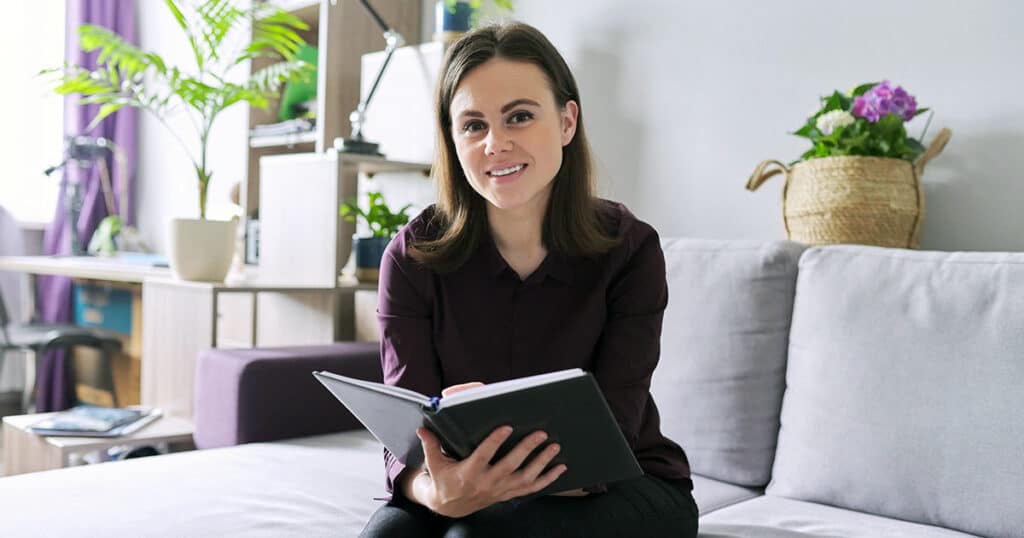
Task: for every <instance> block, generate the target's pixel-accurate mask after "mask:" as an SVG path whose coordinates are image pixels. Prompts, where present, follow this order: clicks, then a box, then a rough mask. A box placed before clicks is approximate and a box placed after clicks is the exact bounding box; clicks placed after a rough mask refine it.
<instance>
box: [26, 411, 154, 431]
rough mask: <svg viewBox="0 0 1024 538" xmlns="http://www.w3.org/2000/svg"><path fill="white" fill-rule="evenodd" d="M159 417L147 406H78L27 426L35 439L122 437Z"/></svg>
mask: <svg viewBox="0 0 1024 538" xmlns="http://www.w3.org/2000/svg"><path fill="white" fill-rule="evenodd" d="M161 415H162V413H161V411H160V409H159V408H154V407H146V406H130V407H124V408H111V407H99V406H95V405H80V406H77V407H72V408H71V409H68V410H67V411H61V412H59V413H54V414H52V415H49V416H47V417H46V418H44V419H42V420H40V421H39V422H36V423H34V424H32V425H31V426H29V430H30V431H31V432H32V433H35V434H37V435H60V436H67V437H121V436H122V435H128V434H130V433H134V432H136V431H138V430H139V429H141V428H142V427H143V426H145V425H147V424H149V423H151V422H153V421H154V420H156V419H158V418H160V416H161Z"/></svg>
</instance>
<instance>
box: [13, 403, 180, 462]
mask: <svg viewBox="0 0 1024 538" xmlns="http://www.w3.org/2000/svg"><path fill="white" fill-rule="evenodd" d="M49 414H50V413H37V414H32V415H17V416H8V417H4V419H3V435H4V444H3V452H4V475H5V476H12V475H16V474H22V473H32V472H36V471H48V470H50V469H60V468H62V467H67V466H68V465H69V459H70V456H71V454H81V453H87V452H92V451H94V450H102V449H106V448H110V447H112V446H121V445H127V446H141V445H150V444H156V443H168V445H170V446H171V450H172V451H179V450H191V449H193V448H195V445H194V444H193V442H192V431H193V429H194V427H193V424H192V422H191V421H188V420H185V419H182V418H178V417H173V416H163V417H160V418H158V419H157V420H155V421H154V422H153V423H151V424H148V425H146V426H144V427H143V428H142V429H141V430H139V431H137V432H135V433H132V434H129V435H125V436H123V437H113V438H105V437H42V436H39V435H36V434H34V433H32V432H31V431H30V430H29V429H28V427H29V426H30V425H32V424H34V423H35V422H37V421H39V420H42V419H43V418H45V417H46V416H47V415H49Z"/></svg>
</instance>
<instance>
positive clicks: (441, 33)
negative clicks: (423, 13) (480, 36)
mask: <svg viewBox="0 0 1024 538" xmlns="http://www.w3.org/2000/svg"><path fill="white" fill-rule="evenodd" d="M482 4H483V0H437V3H436V4H435V5H434V40H435V41H453V40H455V39H458V38H459V36H461V35H462V34H463V33H465V32H468V31H469V29H470V28H473V27H474V26H476V23H477V19H478V18H479V14H480V6H481V5H482ZM494 5H495V6H496V7H498V8H499V9H504V10H506V11H510V12H511V11H512V0H494Z"/></svg>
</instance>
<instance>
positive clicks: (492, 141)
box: [484, 127, 513, 155]
mask: <svg viewBox="0 0 1024 538" xmlns="http://www.w3.org/2000/svg"><path fill="white" fill-rule="evenodd" d="M484 144H485V147H484V151H485V152H486V153H487V154H488V155H497V154H498V153H502V152H506V151H512V146H513V143H512V136H511V135H510V134H509V132H508V131H507V130H505V129H504V128H501V127H496V128H492V129H491V130H490V132H488V134H487V138H486V139H485V141H484Z"/></svg>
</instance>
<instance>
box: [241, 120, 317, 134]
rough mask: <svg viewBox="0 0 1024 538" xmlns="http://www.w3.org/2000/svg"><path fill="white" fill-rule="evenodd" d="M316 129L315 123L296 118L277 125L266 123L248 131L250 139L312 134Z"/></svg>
mask: <svg viewBox="0 0 1024 538" xmlns="http://www.w3.org/2000/svg"><path fill="white" fill-rule="evenodd" d="M315 128H316V122H315V121H313V120H311V119H307V118H296V119H293V120H285V121H281V122H278V123H267V124H262V125H255V126H253V127H252V128H251V129H249V137H250V138H260V137H264V136H282V135H292V134H302V133H308V132H312V131H313V129H315Z"/></svg>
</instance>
